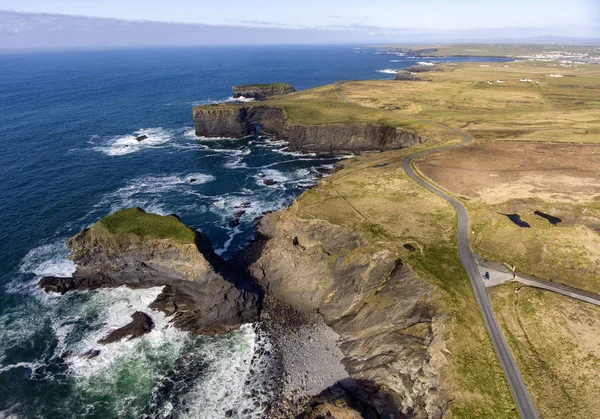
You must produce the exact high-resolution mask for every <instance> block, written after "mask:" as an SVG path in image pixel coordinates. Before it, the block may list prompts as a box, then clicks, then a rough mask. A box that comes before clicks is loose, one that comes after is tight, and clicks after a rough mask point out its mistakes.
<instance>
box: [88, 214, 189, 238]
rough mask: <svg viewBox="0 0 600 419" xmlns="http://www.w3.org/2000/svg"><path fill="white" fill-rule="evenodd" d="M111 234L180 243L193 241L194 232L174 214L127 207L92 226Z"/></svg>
mask: <svg viewBox="0 0 600 419" xmlns="http://www.w3.org/2000/svg"><path fill="white" fill-rule="evenodd" d="M94 229H104V230H106V231H108V232H109V233H112V234H134V235H136V236H140V237H144V238H150V239H171V240H176V241H178V242H181V243H194V241H195V238H196V233H195V231H194V230H192V229H191V228H189V227H187V226H186V225H185V224H183V223H182V222H181V221H179V220H178V219H177V217H175V216H174V215H167V216H164V215H158V214H151V213H147V212H145V211H143V210H141V209H140V208H135V207H134V208H128V209H124V210H120V211H117V212H114V213H112V214H110V215H108V216H106V217H104V218H102V219H101V220H100V221H98V222H97V223H96V224H94V226H93V227H92V230H94Z"/></svg>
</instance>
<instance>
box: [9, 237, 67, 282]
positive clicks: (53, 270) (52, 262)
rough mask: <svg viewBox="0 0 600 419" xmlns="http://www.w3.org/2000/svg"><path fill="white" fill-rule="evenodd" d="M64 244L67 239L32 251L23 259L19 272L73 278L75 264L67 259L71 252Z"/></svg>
mask: <svg viewBox="0 0 600 419" xmlns="http://www.w3.org/2000/svg"><path fill="white" fill-rule="evenodd" d="M64 243H65V239H59V240H56V241H54V242H52V243H49V244H45V245H42V246H39V247H36V248H34V249H31V250H30V251H29V252H27V254H26V255H25V257H24V258H23V261H22V262H21V266H20V267H19V270H20V271H21V272H23V273H34V274H36V275H37V276H60V277H70V276H72V275H73V272H75V264H74V263H73V262H72V261H70V260H69V259H68V258H67V256H68V255H69V250H68V249H67V248H66V247H65V244H64Z"/></svg>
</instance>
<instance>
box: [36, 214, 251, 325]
mask: <svg viewBox="0 0 600 419" xmlns="http://www.w3.org/2000/svg"><path fill="white" fill-rule="evenodd" d="M110 217H112V218H113V219H116V220H117V221H116V222H112V221H111V223H110V224H108V223H106V222H105V220H106V219H109V218H110ZM148 217H151V219H150V220H148ZM169 217H170V218H169ZM106 219H103V220H100V221H99V222H98V223H96V224H94V225H93V226H92V227H91V228H88V229H85V230H83V231H81V232H80V233H79V234H77V235H76V236H74V237H72V238H71V239H69V240H68V241H67V243H66V244H67V247H68V248H69V250H70V251H71V255H70V256H69V257H70V259H71V260H73V261H74V262H75V264H76V265H77V269H76V271H75V273H74V274H73V277H72V278H56V277H44V278H42V279H41V280H40V282H39V285H40V287H42V288H43V289H45V290H46V291H53V292H60V293H64V292H67V291H69V290H72V289H97V288H102V287H118V286H121V285H126V286H129V287H132V288H148V287H156V286H162V287H164V288H163V292H162V293H161V294H160V295H159V297H158V298H157V300H156V301H155V302H154V303H153V305H152V306H153V308H156V309H159V310H162V311H164V312H166V313H167V314H174V320H173V321H174V323H175V325H176V326H178V327H180V328H181V329H184V330H190V331H193V332H196V333H211V334H219V333H226V332H228V331H230V330H232V329H235V328H237V327H239V326H240V325H241V324H242V323H246V322H251V321H254V320H255V319H256V318H257V316H258V309H259V303H260V301H259V300H260V298H259V295H260V292H259V290H257V289H255V288H254V287H253V286H252V285H251V284H250V283H249V282H248V280H247V279H246V278H243V277H242V276H240V275H238V274H237V273H235V272H233V271H231V270H230V269H228V267H227V266H226V265H225V263H224V261H223V260H222V259H221V258H220V257H219V256H217V255H216V254H215V253H214V251H213V248H212V245H211V243H210V241H209V239H208V238H207V237H206V236H205V235H203V234H202V233H199V232H197V231H195V230H192V229H189V228H188V227H186V226H185V225H183V224H182V223H180V222H179V220H177V219H176V218H175V217H174V216H167V217H163V216H160V215H156V214H147V213H145V212H144V211H142V210H141V209H139V208H130V209H127V210H122V211H119V212H117V213H114V214H111V215H110V216H109V217H107V218H106ZM166 221H168V223H169V224H168V225H169V228H171V230H169V229H165V228H164V227H163V226H162V225H161V223H162V222H166ZM106 225H110V228H107V227H106ZM146 225H149V226H150V227H149V228H150V229H156V230H157V231H161V229H162V230H163V231H164V232H165V233H166V234H165V236H166V237H153V236H152V235H149V234H146V232H141V231H142V230H141V229H142V228H144V227H145V226H146ZM111 228H112V229H113V230H115V231H117V232H114V231H111ZM150 231H152V230H150ZM173 231H175V232H176V233H178V234H179V235H184V236H183V237H185V239H182V238H181V237H179V236H177V235H174V237H168V234H171V233H173Z"/></svg>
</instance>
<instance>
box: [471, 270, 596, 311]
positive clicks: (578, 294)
mask: <svg viewBox="0 0 600 419" xmlns="http://www.w3.org/2000/svg"><path fill="white" fill-rule="evenodd" d="M477 265H478V266H479V275H481V277H483V275H485V273H486V272H487V273H489V274H490V278H489V279H486V280H484V281H483V283H484V284H485V286H486V287H487V288H490V287H495V286H497V285H500V284H505V283H507V282H511V281H513V280H514V281H516V282H520V283H522V284H523V285H527V286H529V287H534V288H540V289H543V290H546V291H550V292H555V293H557V294H561V295H564V296H565V297H569V298H573V299H576V300H580V301H584V302H586V303H590V304H593V305H596V306H600V295H598V294H594V293H592V292H589V291H583V290H580V289H577V288H573V287H569V286H567V285H562V284H557V283H556V282H551V281H548V280H545V279H540V278H536V277H535V276H529V275H524V274H521V273H519V272H515V273H513V272H512V271H511V270H510V269H507V268H506V266H504V265H502V264H501V263H498V262H494V261H490V260H478V262H477Z"/></svg>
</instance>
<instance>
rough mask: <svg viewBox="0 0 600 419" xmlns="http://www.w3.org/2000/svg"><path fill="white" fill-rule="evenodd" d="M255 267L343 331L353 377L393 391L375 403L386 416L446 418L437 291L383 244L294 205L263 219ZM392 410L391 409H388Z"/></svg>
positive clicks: (303, 307)
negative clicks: (303, 213)
mask: <svg viewBox="0 0 600 419" xmlns="http://www.w3.org/2000/svg"><path fill="white" fill-rule="evenodd" d="M259 233H261V234H262V235H264V240H263V241H261V242H259V243H257V244H255V247H256V249H255V255H254V257H252V252H249V257H250V258H251V260H253V262H252V263H251V265H250V268H249V269H250V271H251V273H252V274H253V275H254V276H255V278H257V280H258V281H259V283H261V284H262V285H263V286H264V287H265V288H266V289H267V290H268V291H269V292H270V293H272V294H273V296H274V297H275V298H277V299H279V300H281V301H283V302H285V303H287V304H290V305H291V306H292V307H294V308H295V309H297V310H299V311H304V312H311V311H318V312H319V313H320V314H321V315H322V316H323V317H324V319H325V321H326V323H327V324H328V325H329V326H330V327H332V328H333V329H334V330H335V331H336V332H337V333H339V334H340V335H341V342H340V348H341V349H342V351H343V353H344V355H345V359H344V364H345V367H346V370H347V371H348V373H349V374H350V376H351V377H352V378H354V379H357V380H363V381H367V382H371V383H376V384H377V385H379V386H382V388H385V389H388V390H391V391H390V392H389V393H387V394H385V395H383V396H382V394H381V392H378V393H377V394H375V395H374V396H373V397H374V399H375V401H373V402H371V403H370V404H371V405H372V407H373V408H375V409H376V410H377V411H378V413H379V414H380V415H381V417H388V416H386V415H387V414H391V413H390V412H394V410H395V412H394V413H397V412H398V411H401V412H402V414H404V415H406V416H407V417H428V418H441V417H442V416H443V415H444V412H445V411H446V406H447V403H448V398H447V395H446V393H445V392H444V391H442V390H443V388H444V386H443V383H442V381H441V377H440V371H441V368H442V366H443V365H444V364H445V363H446V359H445V356H444V355H443V353H442V351H443V350H444V348H445V345H444V339H445V322H446V321H447V315H446V314H445V313H443V312H440V311H439V309H438V308H437V306H436V304H435V301H436V298H437V297H438V295H439V292H438V291H437V290H436V289H435V288H434V287H433V286H431V285H430V284H428V283H426V282H424V281H422V280H420V279H419V278H418V277H417V276H416V274H414V272H412V271H411V269H409V268H408V267H406V266H405V265H404V264H403V263H402V261H401V260H400V259H399V258H398V257H397V256H396V255H394V254H393V253H392V252H391V251H389V250H387V249H386V248H385V247H376V246H375V245H369V244H368V243H367V242H365V241H364V240H363V239H362V237H361V236H360V235H359V234H357V233H356V232H354V231H352V230H350V229H347V228H345V227H341V226H336V225H332V224H329V223H327V222H326V221H323V220H303V219H300V218H298V216H297V214H296V211H295V208H294V206H293V207H291V208H289V209H287V210H285V211H280V212H277V213H273V214H268V215H266V216H265V217H264V218H263V219H262V221H261V222H260V225H259ZM390 417H391V416H390Z"/></svg>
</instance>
